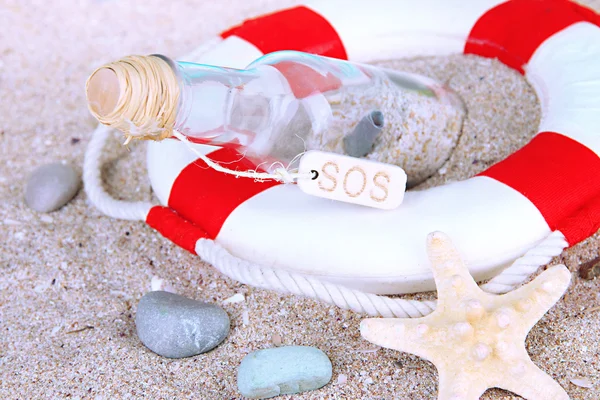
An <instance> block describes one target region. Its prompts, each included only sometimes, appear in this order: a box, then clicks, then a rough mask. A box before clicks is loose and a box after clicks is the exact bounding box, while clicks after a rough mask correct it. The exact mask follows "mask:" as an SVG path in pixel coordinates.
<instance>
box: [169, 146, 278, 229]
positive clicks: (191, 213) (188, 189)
mask: <svg viewBox="0 0 600 400" xmlns="http://www.w3.org/2000/svg"><path fill="white" fill-rule="evenodd" d="M208 156H209V157H210V159H211V160H213V161H215V162H217V163H220V164H222V165H223V166H225V167H227V168H229V169H232V170H239V171H248V170H255V169H257V168H256V166H255V165H254V164H252V162H251V161H249V160H248V158H245V157H244V156H243V155H241V154H240V153H238V152H237V151H236V150H234V149H231V148H222V149H219V150H216V151H213V152H212V153H210V154H208ZM279 184H280V183H279V182H277V181H265V182H256V181H255V180H254V179H250V178H237V177H235V176H234V175H229V174H224V173H222V172H218V171H215V170H214V169H212V168H210V167H209V166H208V165H206V163H205V162H204V161H202V160H200V159H198V160H196V162H193V163H190V164H189V165H188V166H186V167H185V168H184V169H183V171H181V173H180V174H179V176H178V177H177V179H175V182H173V187H172V188H171V194H170V196H169V207H171V208H173V209H175V210H177V212H178V213H179V215H181V216H182V217H183V218H185V219H187V220H188V221H190V222H192V223H193V224H195V225H197V226H198V227H201V228H202V229H204V230H205V231H206V232H207V234H208V237H209V238H210V239H214V238H216V237H217V235H218V234H219V231H220V230H221V227H222V226H223V224H224V223H225V220H227V217H228V216H229V215H230V214H231V213H232V212H233V210H235V209H236V208H237V207H238V206H239V205H240V204H242V203H243V202H245V201H246V200H248V199H249V198H251V197H253V196H255V195H257V194H258V193H260V192H262V191H264V190H267V189H269V188H271V187H273V186H275V185H279Z"/></svg>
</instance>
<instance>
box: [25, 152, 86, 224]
mask: <svg viewBox="0 0 600 400" xmlns="http://www.w3.org/2000/svg"><path fill="white" fill-rule="evenodd" d="M80 186H81V179H80V178H79V175H78V174H77V172H75V170H74V169H73V167H71V166H70V165H65V164H58V163H57V164H47V165H42V166H40V167H38V168H37V169H36V170H35V171H33V173H32V174H31V175H30V176H29V179H28V180H27V186H26V188H25V203H27V205H28V206H29V207H30V208H32V209H33V210H35V211H38V212H51V211H55V210H58V209H59V208H61V207H62V206H64V205H65V204H67V203H68V202H69V200H71V199H72V198H73V196H75V194H77V191H78V190H79V187H80Z"/></svg>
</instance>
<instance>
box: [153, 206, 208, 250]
mask: <svg viewBox="0 0 600 400" xmlns="http://www.w3.org/2000/svg"><path fill="white" fill-rule="evenodd" d="M146 223H147V224H148V225H150V226H151V227H152V228H154V229H156V230H157V231H159V232H160V233H161V234H162V235H163V236H164V237H166V238H167V239H169V240H171V241H172V242H173V243H175V244H176V245H178V246H180V247H182V248H184V249H186V250H187V251H189V252H190V253H193V254H196V242H197V241H198V239H202V238H207V237H208V235H207V233H206V232H205V231H204V230H202V229H200V228H199V227H197V226H196V225H194V224H192V223H191V222H188V221H186V220H185V219H183V218H181V217H180V216H179V215H178V214H177V213H176V212H175V211H173V210H171V209H170V208H167V207H161V206H156V207H152V208H151V209H150V212H149V213H148V216H147V217H146Z"/></svg>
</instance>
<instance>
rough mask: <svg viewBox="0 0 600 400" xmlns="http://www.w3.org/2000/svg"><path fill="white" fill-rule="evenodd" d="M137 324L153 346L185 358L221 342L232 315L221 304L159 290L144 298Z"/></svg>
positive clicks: (165, 354) (141, 335)
mask: <svg viewBox="0 0 600 400" xmlns="http://www.w3.org/2000/svg"><path fill="white" fill-rule="evenodd" d="M135 325H136V328H137V333H138V336H139V338H140V340H141V341H142V343H144V345H145V346H146V347H148V348H149V349H150V350H152V351H153V352H155V353H156V354H158V355H161V356H163V357H169V358H183V357H191V356H195V355H197V354H200V353H204V352H207V351H209V350H212V349H213V348H215V347H216V346H217V345H218V344H219V343H221V342H222V341H223V339H225V338H226V337H227V334H228V333H229V316H228V315H227V313H226V312H225V311H224V310H223V309H222V308H221V307H219V306H217V305H214V304H210V303H203V302H200V301H196V300H192V299H188V298H186V297H183V296H180V295H178V294H174V293H169V292H163V291H156V292H150V293H147V294H145V295H144V296H143V297H142V299H141V300H140V303H139V304H138V309H137V314H136V316H135Z"/></svg>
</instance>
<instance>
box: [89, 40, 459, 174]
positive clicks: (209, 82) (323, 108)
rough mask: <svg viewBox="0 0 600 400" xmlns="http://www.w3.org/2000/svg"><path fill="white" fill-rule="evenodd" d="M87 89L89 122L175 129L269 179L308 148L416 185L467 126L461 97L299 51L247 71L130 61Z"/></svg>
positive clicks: (143, 131) (158, 135) (161, 132)
mask: <svg viewBox="0 0 600 400" xmlns="http://www.w3.org/2000/svg"><path fill="white" fill-rule="evenodd" d="M86 90H87V98H88V104H89V109H90V111H91V112H92V114H93V115H94V116H95V117H96V118H97V119H98V120H99V121H100V122H101V123H103V124H106V125H109V126H112V127H114V128H117V129H119V130H121V131H122V132H124V134H125V135H126V137H127V141H129V140H130V139H152V140H162V139H165V138H168V137H171V136H173V131H174V130H177V131H178V132H180V133H181V134H183V135H184V136H186V137H187V139H189V140H190V141H192V142H195V143H202V144H210V145H216V146H222V147H232V148H235V149H237V150H238V151H239V152H240V153H241V154H244V155H245V156H246V157H248V158H249V159H251V160H252V161H253V162H254V163H255V165H257V166H258V165H260V167H261V168H263V169H266V170H267V171H269V168H276V167H281V166H284V167H288V168H290V169H294V168H295V167H297V160H298V159H299V156H300V155H301V154H302V153H304V152H305V151H307V150H323V151H329V152H335V153H339V154H350V155H353V156H366V157H367V158H369V159H372V160H377V161H380V162H385V163H391V164H395V165H398V166H400V167H402V168H404V170H405V171H406V173H407V174H408V184H409V185H411V184H415V183H418V182H420V181H422V180H423V179H425V178H427V177H428V176H430V175H432V174H433V173H434V172H435V171H436V170H437V169H438V168H439V167H441V165H442V164H443V163H444V162H445V161H446V160H447V158H448V157H449V155H450V154H451V152H452V149H453V148H454V146H455V145H456V142H457V140H458V137H459V135H460V131H461V128H462V120H463V118H464V107H463V105H462V102H461V101H460V99H459V98H458V96H456V94H455V93H454V92H452V91H451V90H450V89H448V88H446V87H444V86H443V85H441V84H439V83H438V82H436V81H434V80H432V79H429V78H426V77H423V76H420V75H415V74H409V73H404V72H400V71H393V70H389V69H384V68H377V67H373V66H369V65H362V64H356V63H352V62H348V61H343V60H337V59H332V58H327V57H321V56H316V55H312V54H306V53H299V52H294V51H282V52H276V53H271V54H268V55H265V56H263V57H261V58H259V59H257V60H256V61H254V62H253V63H252V64H250V65H249V66H248V67H247V68H246V69H244V70H236V69H231V68H222V67H216V66H210V65H202V64H194V63H188V62H174V61H172V60H170V59H168V58H166V57H164V56H160V55H152V56H130V57H126V58H124V59H122V60H119V61H116V62H114V63H110V64H107V65H105V66H103V67H101V68H99V69H97V70H96V71H95V72H94V73H93V74H92V75H91V76H90V78H89V79H88V83H87V86H86ZM373 110H377V111H378V112H379V113H380V114H372V111H373ZM365 116H367V118H371V121H372V122H369V120H368V119H367V120H366V121H365V122H361V121H363V120H364V117H365ZM380 117H382V119H384V120H385V124H383V125H382V126H381V128H380V131H379V133H377V132H376V131H375V130H372V129H373V127H376V126H377V124H378V123H379V119H380ZM373 123H375V124H373ZM365 124H367V125H368V124H371V128H367V125H365ZM367 129H371V130H370V131H368V130H367ZM378 129H379V128H378ZM347 136H348V139H345V138H346V137H347ZM370 142H372V143H370ZM346 147H347V148H346ZM274 166H275V167H274Z"/></svg>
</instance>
